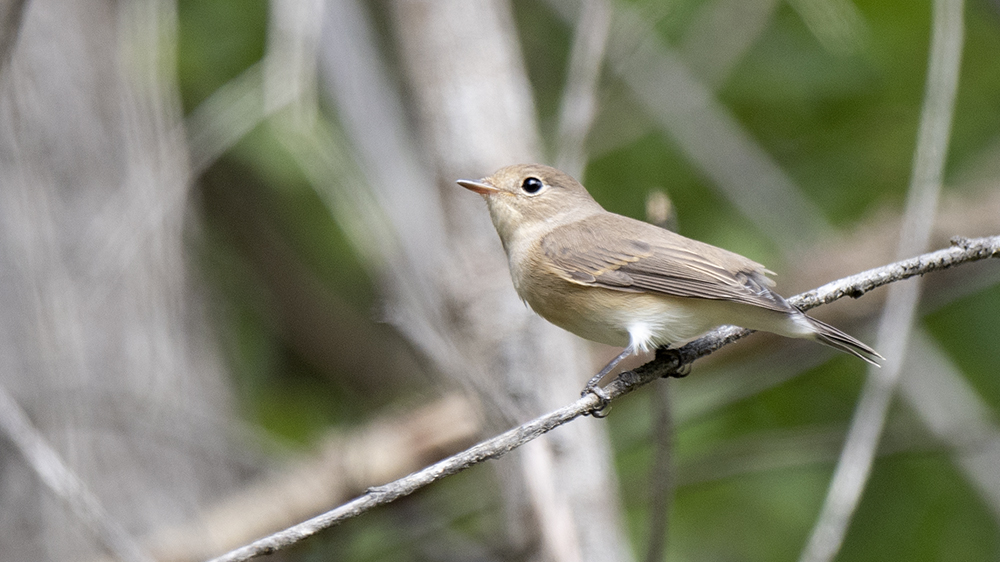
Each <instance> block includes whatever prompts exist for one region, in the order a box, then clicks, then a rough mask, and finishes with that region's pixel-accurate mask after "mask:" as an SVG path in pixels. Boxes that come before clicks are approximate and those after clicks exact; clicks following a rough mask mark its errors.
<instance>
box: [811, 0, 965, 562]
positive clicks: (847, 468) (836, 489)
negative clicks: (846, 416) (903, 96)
mask: <svg viewBox="0 0 1000 562" xmlns="http://www.w3.org/2000/svg"><path fill="white" fill-rule="evenodd" d="M962 10H963V1H962V0H937V1H936V2H934V17H933V30H932V33H933V35H932V38H931V49H930V61H929V63H928V69H927V85H926V89H925V94H924V105H923V110H922V112H921V118H920V131H919V134H918V138H917V148H916V154H915V155H914V161H913V175H912V178H911V182H910V188H909V193H908V196H907V202H906V211H905V213H904V216H903V227H902V229H901V232H900V241H899V245H898V252H899V254H898V255H909V254H912V253H914V252H920V251H923V250H924V249H925V248H926V247H927V245H928V243H929V240H930V236H931V229H932V227H933V224H934V214H935V209H936V208H937V201H938V194H939V193H940V190H941V182H942V177H943V175H944V165H945V160H946V157H947V154H948V140H949V138H950V136H951V123H952V117H953V115H954V112H955V96H956V92H957V90H958V76H959V68H960V66H961V64H960V63H961V59H962V42H963V35H964V31H963V21H962ZM919 300H920V283H919V282H918V283H906V284H900V285H896V286H894V287H891V288H890V290H889V293H888V295H887V299H886V305H885V309H884V310H883V314H882V318H881V321H880V322H879V330H878V338H877V343H876V346H877V347H878V348H880V349H881V350H882V352H883V353H885V354H886V357H888V360H886V361H885V364H884V367H885V368H884V369H881V371H879V370H877V369H869V371H868V377H867V379H866V380H865V385H864V388H863V389H862V391H861V396H860V398H859V399H858V406H857V409H856V410H855V412H854V417H853V419H852V420H851V427H850V429H849V431H848V433H847V439H846V441H845V443H844V448H843V452H842V453H841V456H840V459H839V461H838V462H837V468H836V469H835V470H834V474H833V479H832V481H831V483H830V488H829V490H828V492H827V496H826V499H825V500H824V502H823V507H822V509H821V510H820V514H819V517H818V518H817V520H816V524H815V526H814V527H813V530H812V533H811V534H810V537H809V541H808V542H807V543H806V546H805V548H804V549H803V551H802V555H801V557H800V558H799V560H800V562H828V561H831V560H833V559H834V557H836V555H837V553H838V552H839V551H840V548H841V545H842V544H843V542H844V538H845V536H846V534H847V528H848V526H849V525H850V522H851V519H852V518H853V516H854V512H855V510H856V509H857V506H858V503H859V502H860V501H861V495H862V493H863V492H864V489H865V486H866V485H867V483H868V479H869V477H870V475H871V469H872V464H873V462H874V459H875V449H876V448H877V447H878V442H879V439H880V438H881V436H882V430H883V428H884V427H885V421H886V417H887V416H888V412H889V405H890V402H891V401H892V396H893V394H894V393H895V389H896V386H897V385H898V383H899V378H900V375H901V374H902V370H903V363H904V359H905V356H906V347H907V343H908V341H909V339H910V332H911V331H912V328H913V319H914V317H915V316H916V309H917V304H918V302H919Z"/></svg>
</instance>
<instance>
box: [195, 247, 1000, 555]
mask: <svg viewBox="0 0 1000 562" xmlns="http://www.w3.org/2000/svg"><path fill="white" fill-rule="evenodd" d="M987 258H1000V236H990V237H985V238H975V239H966V238H956V239H954V240H953V241H952V246H951V247H950V248H945V249H942V250H937V251H935V252H931V253H928V254H923V255H920V256H917V257H914V258H910V259H906V260H902V261H898V262H895V263H891V264H888V265H884V266H882V267H877V268H874V269H870V270H868V271H865V272H862V273H858V274H856V275H852V276H850V277H846V278H844V279H840V280H838V281H833V282H831V283H827V284H826V285H823V286H822V287H819V288H817V289H813V290H811V291H807V292H805V293H802V294H800V295H797V296H795V297H792V298H790V299H788V301H789V302H790V303H792V304H793V305H795V306H798V307H799V308H801V309H803V310H808V309H810V308H815V307H817V306H820V305H822V304H828V303H831V302H833V301H835V300H838V299H840V298H843V297H845V296H850V297H853V298H858V297H860V296H862V295H864V294H865V293H867V292H869V291H871V290H873V289H876V288H878V287H881V286H883V285H887V284H889V283H893V282H896V281H901V280H903V279H909V278H910V277H915V276H918V275H924V274H926V273H931V272H934V271H940V270H943V269H948V268H951V267H954V266H957V265H961V264H964V263H969V262H973V261H978V260H983V259H987ZM750 333H751V331H750V330H746V329H743V328H738V327H736V326H723V327H721V328H717V329H716V330H713V331H711V332H709V333H708V334H707V335H705V336H703V337H701V338H699V339H697V340H695V341H693V342H691V343H689V344H687V345H685V346H683V347H681V348H679V349H678V350H677V353H662V352H661V350H658V352H657V355H656V359H654V360H653V361H651V362H649V363H646V364H645V365H643V366H641V367H639V368H638V369H636V370H634V371H626V372H624V373H622V374H620V375H618V377H617V378H616V379H615V380H613V381H612V382H611V383H609V384H608V386H607V387H605V389H604V390H605V392H606V393H607V394H608V395H609V396H610V397H611V399H612V400H614V399H616V398H618V397H620V396H623V395H625V394H628V393H630V392H632V391H633V390H635V389H636V388H639V387H640V386H642V385H645V384H648V383H650V382H652V381H653V380H655V379H658V378H661V377H670V376H677V375H678V373H680V372H683V369H684V368H685V367H686V366H687V365H689V364H690V363H692V362H694V361H695V360H696V359H698V358H700V357H704V356H706V355H709V354H711V353H712V352H714V351H716V350H718V349H719V348H721V347H723V346H725V345H727V344H729V343H732V342H734V341H736V340H738V339H741V338H743V337H745V336H747V335H749V334H750ZM678 358H679V359H680V360H679V361H678ZM598 407H599V401H598V399H597V397H596V396H594V395H593V394H587V395H586V396H584V397H583V398H580V399H579V400H577V401H575V402H573V403H572V404H570V405H568V406H564V407H562V408H560V409H558V410H555V411H553V412H550V413H548V414H545V415H543V416H540V417H538V418H535V419H534V420H531V421H529V422H527V423H525V424H523V425H521V426H518V427H516V428H514V429H511V430H508V431H506V432H504V433H502V434H500V435H497V436H496V437H492V438H490V439H487V440H486V441H483V442H481V443H479V444H477V445H475V446H473V447H470V448H469V449H466V450H465V451H462V452H461V453H458V454H456V455H453V456H451V457H448V458H447V459H444V460H442V461H440V462H437V463H435V464H432V465H430V466H428V467H426V468H424V469H422V470H419V471H417V472H414V473H413V474H410V475H409V476H406V477H405V478H401V479H399V480H396V481H394V482H390V483H389V484H386V485H384V486H378V487H374V488H371V489H369V490H368V492H367V493H365V494H364V495H362V496H360V497H358V498H355V499H354V500H352V501H350V502H348V503H346V504H344V505H342V506H340V507H337V508H335V509H333V510H331V511H328V512H326V513H324V514H322V515H319V516H317V517H314V518H312V519H310V520H308V521H305V522H303V523H299V524H298V525H294V526H292V527H289V528H288V529H285V530H283V531H279V532H277V533H274V534H273V535H270V536H267V537H264V538H262V539H260V540H257V541H255V542H253V543H251V544H249V545H246V546H244V547H241V548H238V549H236V550H233V551H231V552H229V553H227V554H224V555H222V556H220V557H218V558H215V559H213V560H212V562H237V561H242V560H249V559H251V558H254V557H256V556H260V555H264V554H273V553H274V552H276V551H278V550H281V549H283V548H286V547H288V546H291V545H293V544H295V543H297V542H299V541H301V540H302V539H305V538H306V537H309V536H311V535H314V534H316V533H318V532H319V531H322V530H324V529H327V528H329V527H332V526H334V525H337V524H339V523H342V522H343V521H345V520H347V519H350V518H352V517H355V516H358V515H361V514H362V513H364V512H366V511H368V510H370V509H372V508H374V507H377V506H380V505H384V504H387V503H390V502H392V501H394V500H396V499H398V498H401V497H403V496H407V495H409V494H412V493H413V492H416V491H417V490H419V489H420V488H423V487H424V486H427V485H428V484H431V483H432V482H436V481H438V480H440V479H442V478H444V477H446V476H451V475H452V474H456V473H458V472H461V471H463V470H465V469H467V468H470V467H472V466H475V465H477V464H479V463H481V462H483V461H486V460H490V459H496V458H499V457H502V456H503V455H505V454H506V453H508V452H510V451H512V450H514V449H516V448H518V447H520V446H521V445H524V444H525V443H527V442H529V441H531V440H533V439H535V438H537V437H539V436H541V435H543V434H545V433H548V432H549V431H551V430H553V429H555V428H557V427H559V426H561V425H563V424H565V423H567V422H569V421H572V420H574V419H576V418H578V417H580V416H585V415H587V414H590V413H592V412H593V411H594V410H595V409H596V408H598Z"/></svg>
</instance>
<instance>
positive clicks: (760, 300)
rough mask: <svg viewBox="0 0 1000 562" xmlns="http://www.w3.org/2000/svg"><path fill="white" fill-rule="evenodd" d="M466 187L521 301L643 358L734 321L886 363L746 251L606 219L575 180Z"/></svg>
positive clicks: (523, 170)
mask: <svg viewBox="0 0 1000 562" xmlns="http://www.w3.org/2000/svg"><path fill="white" fill-rule="evenodd" d="M458 184H459V185H461V186H462V187H464V188H466V189H470V190H472V191H475V192H476V193H479V194H480V195H482V196H483V197H484V198H485V199H486V203H487V206H488V207H489V211H490V217H491V218H492V219H493V225H494V226H495V227H496V229H497V233H498V234H499V235H500V242H501V243H502V244H503V248H504V251H506V253H507V262H508V264H509V265H510V275H511V278H512V279H513V280H514V288H515V289H516V290H517V294H518V295H519V296H520V297H521V299H522V300H523V301H525V302H526V303H527V304H528V305H529V306H530V307H531V308H532V310H534V311H535V312H537V313H538V314H539V315H541V316H542V317H543V318H545V319H546V320H548V321H549V322H552V323H553V324H555V325H556V326H559V327H561V328H564V329H566V330H569V331H570V332H572V333H574V334H576V335H578V336H580V337H583V338H586V339H588V340H592V341H596V342H601V343H606V344H609V345H614V346H620V347H625V350H624V351H622V353H621V354H620V355H619V356H618V357H617V358H615V359H614V360H613V361H612V362H611V363H609V364H608V366H607V367H605V368H604V369H602V370H601V372H600V373H598V374H597V375H596V376H595V377H594V378H593V379H591V381H590V382H589V383H588V384H587V387H586V388H585V389H584V392H585V393H586V392H594V393H596V394H598V396H601V397H602V398H603V394H602V393H601V391H600V389H598V388H597V383H599V382H600V379H601V378H603V377H604V375H606V374H607V373H609V372H610V371H611V369H613V368H614V366H615V365H617V364H618V362H619V361H621V360H622V359H624V358H625V357H627V356H628V355H630V354H632V353H637V352H639V351H646V350H649V349H653V348H656V347H660V346H668V345H671V344H675V343H680V342H685V341H688V340H691V339H693V338H695V337H696V336H699V335H701V334H704V333H705V332H707V331H709V330H711V329H713V328H715V327H717V326H721V325H724V324H733V325H736V326H742V327H744V328H750V329H752V330H762V331H765V332H773V333H775V334H780V335H782V336H787V337H791V338H807V339H812V340H816V341H818V342H820V343H823V344H826V345H829V346H830V347H833V348H835V349H839V350H841V351H846V352H847V353H851V354H853V355H855V356H857V357H860V358H861V359H864V360H865V361H867V362H869V363H872V364H874V365H877V364H878V363H876V362H875V359H876V358H882V356H881V355H879V354H878V353H877V352H876V351H875V350H874V349H872V348H870V347H868V346H867V345H865V344H864V343H862V342H860V341H858V340H857V339H855V338H853V337H851V336H849V335H847V334H845V333H844V332H841V331H840V330H838V329H836V328H834V327H833V326H830V325H829V324H826V323H824V322H821V321H819V320H816V319H815V318H811V317H809V316H806V315H805V314H804V313H803V312H802V311H800V310H799V309H797V308H795V307H794V306H791V305H790V304H788V302H787V301H785V299H783V298H782V297H781V296H780V295H778V294H777V293H775V292H773V291H772V290H771V289H770V287H771V286H773V285H774V282H773V281H772V280H771V279H769V278H767V274H768V273H772V272H770V271H768V270H767V269H766V268H764V266H762V265H761V264H759V263H757V262H755V261H753V260H750V259H748V258H745V257H743V256H741V255H739V254H735V253H733V252H729V251H727V250H723V249H721V248H717V247H715V246H712V245H710V244H705V243H704V242H698V241H697V240H691V239H690V238H685V237H684V236H681V235H679V234H676V233H674V232H671V231H669V230H665V229H662V228H659V227H656V226H653V225H651V224H648V223H645V222H642V221H638V220H635V219H631V218H628V217H624V216H622V215H617V214H615V213H611V212H609V211H606V210H605V209H604V208H603V207H601V206H600V205H599V204H598V203H597V201H594V198H593V197H591V196H590V194H589V193H587V190H586V189H585V188H584V187H583V186H582V185H580V183H579V182H577V181H576V180H575V179H573V178H572V177H570V176H568V175H567V174H564V173H563V172H560V171H559V170H556V169H555V168H550V167H548V166H543V165H540V164H521V165H516V166H508V167H506V168H503V169H501V170H499V171H497V172H496V173H495V174H493V175H492V176H490V177H488V178H483V179H481V180H479V181H470V180H459V181H458Z"/></svg>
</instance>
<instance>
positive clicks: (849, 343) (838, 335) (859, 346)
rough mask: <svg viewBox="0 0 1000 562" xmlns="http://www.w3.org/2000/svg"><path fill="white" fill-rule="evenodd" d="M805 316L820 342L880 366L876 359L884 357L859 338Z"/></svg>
mask: <svg viewBox="0 0 1000 562" xmlns="http://www.w3.org/2000/svg"><path fill="white" fill-rule="evenodd" d="M806 318H808V319H809V322H810V323H812V325H813V327H814V328H815V329H816V340H817V341H819V342H820V343H823V344H826V345H828V346H830V347H832V348H834V349H839V350H840V351H846V352H847V353H850V354H851V355H854V356H855V357H859V358H861V359H864V360H865V361H867V362H869V363H871V364H872V365H875V366H876V367H881V365H879V364H878V361H876V359H885V357H882V356H881V355H879V354H878V352H877V351H875V350H874V349H872V348H870V347H868V346H867V345H865V344H864V343H862V342H861V341H860V340H858V339H855V338H854V337H852V336H849V335H847V334H845V333H844V332H841V331H840V330H838V329H836V328H834V327H833V326H831V325H829V324H827V323H826V322H823V321H820V320H816V319H815V318H813V317H811V316H806Z"/></svg>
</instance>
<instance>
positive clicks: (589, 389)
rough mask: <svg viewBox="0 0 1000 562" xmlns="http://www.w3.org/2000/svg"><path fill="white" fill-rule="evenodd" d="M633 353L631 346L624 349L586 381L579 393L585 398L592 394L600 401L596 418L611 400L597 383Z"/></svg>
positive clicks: (595, 412) (595, 413) (595, 411)
mask: <svg viewBox="0 0 1000 562" xmlns="http://www.w3.org/2000/svg"><path fill="white" fill-rule="evenodd" d="M634 352H635V350H634V349H633V348H632V346H631V345H630V346H628V347H626V348H625V349H624V350H623V351H622V352H621V353H619V354H618V357H615V358H614V359H612V360H611V362H610V363H608V364H607V365H605V366H604V368H603V369H601V372H599V373H597V374H596V375H594V376H593V377H591V378H590V380H589V381H587V385H586V386H584V387H583V392H581V393H580V396H586V395H587V394H588V393H589V394H593V395H594V396H596V397H598V398H599V399H600V400H601V407H600V408H597V409H596V410H594V415H595V416H596V417H601V416H598V415H597V413H598V412H600V411H601V410H603V409H604V407H605V406H607V405H608V402H609V401H610V400H611V397H610V396H608V393H606V392H604V389H603V388H601V387H600V386H599V385H598V383H600V382H601V379H603V378H604V377H605V376H607V374H608V373H610V372H611V370H612V369H614V368H615V366H617V365H618V364H619V363H621V361H622V359H625V358H626V357H628V356H629V355H632V353H634Z"/></svg>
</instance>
